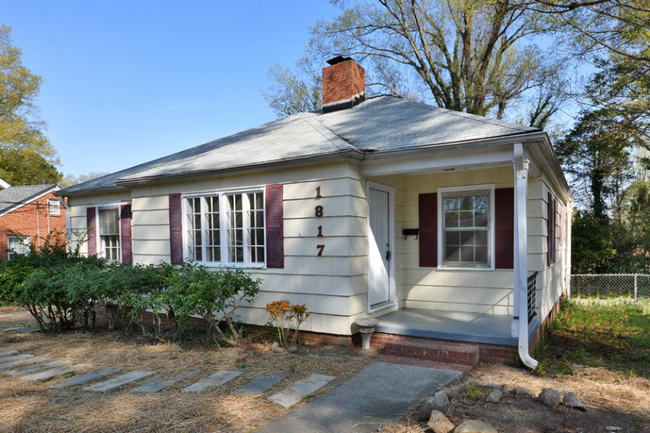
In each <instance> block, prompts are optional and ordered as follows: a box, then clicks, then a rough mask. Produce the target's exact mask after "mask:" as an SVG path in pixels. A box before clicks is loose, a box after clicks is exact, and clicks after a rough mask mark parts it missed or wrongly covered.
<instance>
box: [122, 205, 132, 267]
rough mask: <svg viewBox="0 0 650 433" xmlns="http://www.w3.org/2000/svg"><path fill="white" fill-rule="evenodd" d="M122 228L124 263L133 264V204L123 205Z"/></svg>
mask: <svg viewBox="0 0 650 433" xmlns="http://www.w3.org/2000/svg"><path fill="white" fill-rule="evenodd" d="M120 228H121V231H122V239H121V241H122V242H121V244H122V245H121V247H122V264H125V265H130V264H131V255H132V251H133V245H132V244H131V205H130V204H125V205H122V209H121V210H120Z"/></svg>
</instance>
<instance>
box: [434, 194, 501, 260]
mask: <svg viewBox="0 0 650 433" xmlns="http://www.w3.org/2000/svg"><path fill="white" fill-rule="evenodd" d="M495 189H496V185H495V184H493V183H491V184H483V185H468V186H454V187H447V188H438V209H437V211H438V269H441V270H463V271H493V270H494V269H495V266H496V257H495V246H496V243H495V221H494V218H495V217H494V211H495V209H494V205H495V202H494V190H495ZM485 190H488V210H489V211H488V246H489V247H488V266H455V265H454V266H450V265H447V264H445V246H444V230H443V225H444V210H443V204H444V196H445V194H450V193H455V192H471V191H485Z"/></svg>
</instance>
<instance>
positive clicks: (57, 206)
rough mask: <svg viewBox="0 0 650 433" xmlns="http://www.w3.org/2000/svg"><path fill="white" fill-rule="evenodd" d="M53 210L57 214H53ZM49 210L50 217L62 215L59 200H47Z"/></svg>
mask: <svg viewBox="0 0 650 433" xmlns="http://www.w3.org/2000/svg"><path fill="white" fill-rule="evenodd" d="M53 209H54V210H55V212H53ZM47 210H48V212H49V213H50V215H61V202H59V201H58V200H51V199H48V200H47Z"/></svg>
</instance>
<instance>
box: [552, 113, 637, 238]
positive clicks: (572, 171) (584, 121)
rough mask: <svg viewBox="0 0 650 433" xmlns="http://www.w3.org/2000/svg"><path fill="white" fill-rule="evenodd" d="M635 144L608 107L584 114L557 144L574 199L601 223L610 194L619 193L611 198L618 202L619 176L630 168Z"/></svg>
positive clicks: (620, 188) (620, 181) (604, 218)
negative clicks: (618, 124)
mask: <svg viewBox="0 0 650 433" xmlns="http://www.w3.org/2000/svg"><path fill="white" fill-rule="evenodd" d="M638 145H639V141H638V140H635V139H634V137H631V136H630V135H629V134H627V133H626V131H625V130H624V129H621V128H619V127H617V121H616V116H615V115H614V114H613V113H611V112H609V111H607V110H599V111H595V112H586V113H583V115H582V116H581V118H580V119H579V121H578V122H577V124H576V126H575V127H574V128H573V129H572V130H571V131H570V132H569V133H568V134H567V135H566V137H565V138H564V139H563V140H562V141H560V142H558V143H557V144H556V149H555V150H556V153H557V155H558V157H559V159H560V161H561V162H562V165H563V167H564V170H565V172H566V173H568V174H569V176H570V178H571V181H572V184H573V190H574V193H575V195H576V197H577V199H578V200H579V201H580V203H581V204H582V205H583V206H584V207H586V208H589V209H591V210H592V212H593V216H595V217H596V218H597V219H598V220H599V221H601V223H602V224H603V225H606V224H607V221H608V219H609V214H608V210H609V209H610V207H611V206H610V205H611V203H609V201H608V198H609V194H610V193H612V192H615V193H616V194H618V195H617V198H615V199H614V200H615V201H616V202H620V198H619V196H620V195H622V194H623V192H624V187H623V186H622V185H623V184H624V183H625V180H626V179H621V178H620V176H626V174H627V173H628V172H630V171H631V168H632V163H631V160H630V151H631V150H632V149H633V148H634V147H636V146H638ZM617 176H618V177H617ZM627 180H629V179H627Z"/></svg>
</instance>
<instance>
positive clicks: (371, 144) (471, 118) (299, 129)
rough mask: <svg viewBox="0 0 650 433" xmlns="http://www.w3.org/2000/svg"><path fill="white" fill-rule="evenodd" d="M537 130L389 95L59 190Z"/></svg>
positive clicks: (296, 118) (298, 116)
mask: <svg viewBox="0 0 650 433" xmlns="http://www.w3.org/2000/svg"><path fill="white" fill-rule="evenodd" d="M534 131H539V130H538V129H535V128H530V127H526V126H522V125H517V124H513V123H507V122H502V121H498V120H493V119H487V118H485V117H481V116H475V115H471V114H465V113H459V112H456V111H451V110H446V109H443V108H436V107H431V106H429V105H425V104H420V103H417V102H412V101H406V100H403V99H397V98H392V97H387V96H386V97H380V98H375V99H370V100H367V101H365V102H363V103H361V104H360V105H358V106H356V107H354V108H351V109H348V110H341V111H336V112H333V113H327V114H321V113H301V114H296V115H294V116H290V117H287V118H285V119H281V120H277V121H274V122H270V123H267V124H264V125H261V126H258V127H256V128H252V129H249V130H247V131H243V132H240V133H238V134H235V135H231V136H229V137H224V138H221V139H218V140H215V141H212V142H209V143H206V144H203V145H200V146H197V147H193V148H191V149H188V150H184V151H182V152H179V153H176V154H173V155H169V156H166V157H164V158H160V159H157V160H154V161H151V162H147V163H144V164H141V165H138V166H135V167H131V168H128V169H126V170H122V171H119V172H116V173H113V174H109V175H107V176H104V177H101V178H97V179H93V180H91V181H88V182H85V183H82V184H79V185H74V186H72V187H69V188H66V189H64V190H61V191H60V192H59V194H60V195H74V194H75V193H80V194H83V193H88V192H90V191H92V190H97V189H104V188H115V187H116V182H118V183H119V182H125V183H128V182H138V181H146V180H150V179H155V178H161V177H163V178H164V177H173V176H176V175H186V174H201V173H209V172H213V171H221V170H227V169H236V168H250V167H255V166H261V165H265V164H271V163H276V162H281V161H295V160H300V159H306V158H315V157H322V156H336V155H344V154H350V155H358V156H361V155H362V152H361V151H360V150H359V149H362V150H364V151H365V150H367V149H374V150H376V151H377V152H376V153H379V152H388V151H394V150H406V149H415V148H418V147H421V146H425V145H427V146H428V145H443V144H450V145H451V144H457V143H458V142H462V141H469V140H479V139H486V138H495V137H502V136H508V135H513V134H522V133H526V132H534Z"/></svg>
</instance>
